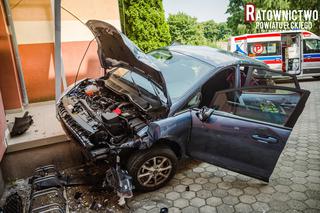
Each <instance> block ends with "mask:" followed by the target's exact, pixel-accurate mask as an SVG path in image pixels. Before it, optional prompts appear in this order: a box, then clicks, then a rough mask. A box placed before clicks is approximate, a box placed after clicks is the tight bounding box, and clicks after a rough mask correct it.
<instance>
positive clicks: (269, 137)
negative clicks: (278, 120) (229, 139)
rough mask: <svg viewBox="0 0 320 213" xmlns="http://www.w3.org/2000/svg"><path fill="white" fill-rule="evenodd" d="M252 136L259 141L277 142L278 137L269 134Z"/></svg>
mask: <svg viewBox="0 0 320 213" xmlns="http://www.w3.org/2000/svg"><path fill="white" fill-rule="evenodd" d="M252 138H253V139H254V140H256V141H258V142H260V143H270V144H272V143H278V139H277V138H274V137H271V136H267V137H261V136H260V135H252Z"/></svg>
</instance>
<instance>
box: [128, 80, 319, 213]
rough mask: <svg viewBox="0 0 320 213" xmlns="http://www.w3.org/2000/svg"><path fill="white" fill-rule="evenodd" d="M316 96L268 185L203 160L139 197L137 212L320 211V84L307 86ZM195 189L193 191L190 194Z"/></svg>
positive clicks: (135, 201) (134, 204)
mask: <svg viewBox="0 0 320 213" xmlns="http://www.w3.org/2000/svg"><path fill="white" fill-rule="evenodd" d="M300 84H301V87H302V88H304V89H308V90H310V91H311V95H310V97H309V100H308V102H307V105H306V107H305V110H304V112H303V114H302V115H301V116H300V118H299V120H298V122H297V123H296V126H295V127H294V130H293V132H292V134H291V136H290V138H289V141H288V143H287V145H286V147H285V150H284V151H283V153H282V155H281V157H280V159H279V161H278V163H277V166H276V168H275V170H274V172H273V175H272V176H271V178H270V182H269V183H268V184H266V183H263V182H261V181H259V180H256V179H253V178H250V177H247V176H244V175H240V174H237V173H235V172H231V171H227V170H225V169H221V168H218V167H216V166H212V165H210V164H207V163H203V162H196V161H191V162H187V163H184V164H185V165H183V166H182V167H183V168H181V170H179V172H178V173H177V174H176V176H175V177H174V179H173V180H172V181H171V182H170V183H169V184H168V185H167V186H165V187H163V188H161V189H159V190H157V191H155V192H150V193H143V194H136V195H135V196H134V198H133V199H132V200H130V201H129V203H128V205H129V206H130V208H131V209H132V210H134V212H141V213H146V212H156V213H159V211H160V209H161V208H162V207H168V208H169V212H170V213H171V212H173V213H175V212H183V213H188V212H190V213H198V212H199V213H214V212H222V213H228V212H306V213H311V212H320V141H319V135H320V128H319V127H320V81H308V82H301V83H300ZM187 188H189V191H188V190H187Z"/></svg>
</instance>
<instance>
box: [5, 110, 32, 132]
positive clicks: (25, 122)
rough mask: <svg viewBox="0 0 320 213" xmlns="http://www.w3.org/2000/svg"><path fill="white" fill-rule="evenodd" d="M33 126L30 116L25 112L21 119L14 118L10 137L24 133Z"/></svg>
mask: <svg viewBox="0 0 320 213" xmlns="http://www.w3.org/2000/svg"><path fill="white" fill-rule="evenodd" d="M32 124H33V119H32V116H31V115H29V112H28V111H26V112H25V113H24V115H23V116H22V117H15V119H14V123H13V127H12V129H11V131H10V136H11V137H15V136H18V135H22V134H23V133H25V132H26V131H27V130H28V129H29V127H30V126H31V125H32Z"/></svg>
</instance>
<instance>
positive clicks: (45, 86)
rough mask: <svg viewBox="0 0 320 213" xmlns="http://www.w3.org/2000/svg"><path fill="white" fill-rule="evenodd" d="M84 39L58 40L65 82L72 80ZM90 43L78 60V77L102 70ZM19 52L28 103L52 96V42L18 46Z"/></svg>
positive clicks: (84, 47)
mask: <svg viewBox="0 0 320 213" xmlns="http://www.w3.org/2000/svg"><path fill="white" fill-rule="evenodd" d="M88 43H89V42H88V41H79V42H64V43H62V57H63V64H64V70H65V75H66V78H67V83H68V84H70V83H73V82H74V78H75V75H76V72H77V69H78V65H79V63H80V61H81V58H82V56H83V54H84V52H85V49H86V48H87V45H88ZM96 51H97V46H96V43H94V42H93V43H92V44H91V46H90V48H89V50H88V52H87V54H86V57H85V59H84V61H83V63H82V66H81V69H80V72H79V77H78V80H80V79H82V78H85V77H93V78H94V77H98V76H100V75H101V74H102V73H103V71H102V70H101V68H100V63H99V59H98V56H97V53H96ZM19 53H20V57H21V63H22V67H23V72H24V78H25V83H26V88H27V92H28V97H29V101H30V102H37V101H44V100H50V99H54V91H55V74H54V60H53V59H54V45H53V43H41V44H23V45H19Z"/></svg>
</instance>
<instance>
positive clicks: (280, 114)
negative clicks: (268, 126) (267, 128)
mask: <svg viewBox="0 0 320 213" xmlns="http://www.w3.org/2000/svg"><path fill="white" fill-rule="evenodd" d="M302 96H303V93H301V92H299V91H298V90H288V89H283V88H272V87H250V88H243V89H238V90H227V91H221V92H218V93H217V94H216V96H215V98H214V100H213V102H212V106H211V107H212V108H214V109H216V110H219V111H223V112H227V113H230V114H232V115H236V116H240V117H243V118H247V119H252V120H256V121H262V122H268V123H272V124H278V125H282V126H293V125H294V123H295V121H294V122H293V124H292V121H291V120H292V119H291V120H290V118H291V116H292V115H293V114H294V113H296V111H295V110H296V109H297V107H298V104H299V101H300V100H301V98H302ZM289 121H290V122H289Z"/></svg>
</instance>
